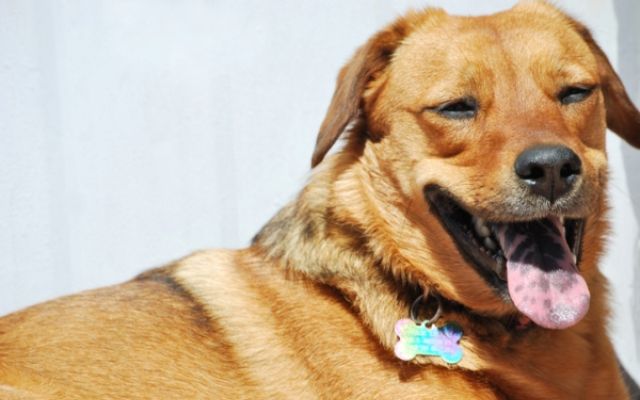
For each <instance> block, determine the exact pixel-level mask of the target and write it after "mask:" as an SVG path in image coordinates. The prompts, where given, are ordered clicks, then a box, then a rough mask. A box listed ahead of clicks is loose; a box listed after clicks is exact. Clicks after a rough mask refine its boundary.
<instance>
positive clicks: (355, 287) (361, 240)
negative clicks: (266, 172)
mask: <svg viewBox="0 0 640 400" xmlns="http://www.w3.org/2000/svg"><path fill="white" fill-rule="evenodd" d="M325 163H327V164H331V165H330V166H329V167H328V168H323V166H324V165H323V166H321V167H320V168H316V171H314V174H313V175H312V177H311V178H310V182H309V184H308V185H307V186H306V187H305V188H304V189H303V190H302V192H301V193H300V195H299V197H298V198H297V199H296V201H294V202H292V203H291V204H289V205H288V206H286V207H284V208H283V209H282V210H280V212H279V213H278V214H276V215H275V216H274V217H273V218H272V219H271V221H269V222H268V223H267V225H265V226H264V227H263V228H262V230H261V231H260V232H259V233H258V234H257V235H256V237H255V238H254V240H253V245H254V246H258V247H260V248H262V250H263V251H266V253H267V255H268V256H269V257H270V258H271V259H272V260H274V261H275V262H276V263H278V264H280V265H282V266H283V267H284V268H286V269H287V270H290V271H294V272H297V273H300V274H302V275H304V276H306V277H307V278H309V279H311V280H313V281H315V282H319V283H321V284H326V285H330V286H332V287H335V288H337V289H338V290H339V291H340V292H341V293H342V294H343V295H344V296H345V298H346V299H347V300H348V301H349V302H350V303H351V304H352V305H353V307H354V309H355V310H356V312H358V313H359V314H360V315H361V318H362V319H363V322H364V324H365V326H368V327H369V328H370V329H371V330H372V333H373V334H374V335H375V336H377V337H378V338H379V340H380V342H381V343H382V345H383V346H384V347H385V348H387V349H389V350H390V351H391V350H392V349H393V346H394V344H395V342H396V337H395V333H394V331H393V327H394V324H395V322H396V321H397V320H399V319H401V318H406V317H407V316H408V312H409V305H410V304H411V301H412V300H413V298H414V296H415V291H411V293H407V290H406V289H407V287H409V282H402V281H401V280H398V279H395V278H394V277H393V274H392V273H391V269H390V268H388V265H385V264H387V263H389V262H390V260H389V259H385V258H388V255H383V256H381V255H376V254H375V253H374V251H373V250H372V249H371V243H370V242H369V241H370V237H369V235H368V234H367V233H365V232H363V231H361V230H360V229H359V228H358V226H357V224H355V223H352V222H351V221H349V220H347V219H346V218H344V213H343V210H341V209H340V208H341V199H339V198H338V196H344V195H345V194H346V195H347V196H349V195H352V196H354V198H353V201H354V202H360V201H362V200H361V199H359V198H357V197H358V192H357V188H350V187H346V186H345V182H346V181H348V180H347V179H343V176H341V175H343V174H351V173H354V172H356V171H354V170H353V169H352V168H351V166H352V165H353V160H352V159H351V156H350V155H349V154H348V153H344V154H340V155H335V156H333V157H332V159H329V160H326V161H325V162H323V164H325Z"/></svg>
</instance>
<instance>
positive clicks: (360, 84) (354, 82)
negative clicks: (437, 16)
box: [311, 22, 407, 167]
mask: <svg viewBox="0 0 640 400" xmlns="http://www.w3.org/2000/svg"><path fill="white" fill-rule="evenodd" d="M406 27H407V24H405V23H402V22H400V23H396V24H393V25H391V26H390V27H388V28H387V29H385V30H382V31H380V32H378V33H377V34H376V35H375V36H373V37H372V38H371V39H369V41H368V42H367V43H366V44H365V45H364V46H362V47H360V48H359V49H358V50H357V51H356V53H355V55H354V56H353V57H352V58H351V60H350V61H349V62H348V63H347V64H346V65H345V66H344V67H342V70H340V73H339V74H338V80H337V84H336V89H335V91H334V93H333V98H332V99H331V104H330V105H329V109H328V110H327V115H326V116H325V117H324V121H323V122H322V125H321V126H320V131H319V132H318V138H317V139H316V148H315V150H314V151H313V156H312V158H311V167H315V166H316V165H318V164H319V163H320V162H321V161H322V159H323V158H324V156H325V155H326V154H327V152H328V151H329V149H330V148H331V146H333V144H334V143H335V142H336V140H337V139H338V137H340V134H342V132H343V131H344V130H345V129H346V128H347V126H348V125H349V123H350V122H352V121H354V119H355V118H356V117H357V116H358V114H359V113H360V110H361V108H362V97H363V94H364V92H365V90H366V89H367V84H368V83H369V82H370V81H371V79H372V78H374V77H375V76H377V75H378V74H379V73H380V72H381V71H383V70H384V68H385V67H386V66H387V65H388V63H389V61H390V59H391V56H392V54H393V52H394V50H395V49H396V48H397V46H398V44H399V43H400V41H401V40H402V38H403V37H404V36H405V35H406V30H407V28H406Z"/></svg>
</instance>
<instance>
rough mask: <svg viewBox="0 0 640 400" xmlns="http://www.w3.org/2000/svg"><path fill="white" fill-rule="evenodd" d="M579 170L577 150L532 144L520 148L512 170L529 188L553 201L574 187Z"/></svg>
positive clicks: (580, 168)
mask: <svg viewBox="0 0 640 400" xmlns="http://www.w3.org/2000/svg"><path fill="white" fill-rule="evenodd" d="M581 170H582V162H581V161H580V158H579V157H578V155H577V154H576V153H574V152H573V151H572V150H571V149H569V148H568V147H565V146H559V145H545V146H535V147H531V148H529V149H527V150H525V151H523V152H522V153H521V154H520V155H519V156H518V158H517V159H516V162H515V172H516V175H518V178H520V180H521V181H523V182H524V183H525V184H526V185H527V186H528V187H529V188H530V190H531V191H532V192H533V193H535V194H537V195H539V196H543V197H545V198H547V199H548V200H549V201H550V202H552V203H553V202H554V201H555V200H557V199H558V198H560V197H562V196H563V195H565V194H566V193H567V192H569V191H570V190H571V188H572V187H573V186H574V184H575V183H576V181H577V180H578V177H579V175H580V173H581Z"/></svg>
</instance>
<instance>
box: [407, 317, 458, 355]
mask: <svg viewBox="0 0 640 400" xmlns="http://www.w3.org/2000/svg"><path fill="white" fill-rule="evenodd" d="M395 330H396V334H397V335H398V343H396V346H395V349H394V350H395V353H396V356H397V357H398V358H399V359H401V360H404V361H409V360H412V359H413V358H414V357H415V356H417V355H423V356H438V357H442V359H443V360H444V361H446V362H447V363H449V364H457V363H458V362H460V360H462V347H460V345H459V344H458V342H459V341H460V339H461V338H462V329H461V328H460V326H458V325H457V324H454V323H451V322H448V323H447V324H445V325H444V326H442V327H439V328H438V327H436V326H435V325H431V327H428V328H427V326H426V321H425V322H423V323H421V324H416V323H415V322H413V320H410V319H401V320H400V321H398V322H396V327H395Z"/></svg>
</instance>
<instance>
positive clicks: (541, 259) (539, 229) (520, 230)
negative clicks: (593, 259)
mask: <svg viewBox="0 0 640 400" xmlns="http://www.w3.org/2000/svg"><path fill="white" fill-rule="evenodd" d="M496 228H497V236H498V240H499V241H500V245H501V246H502V250H503V251H504V254H505V257H506V258H507V282H508V286H509V295H510V296H511V300H513V303H514V304H515V306H516V307H517V308H518V310H520V312H522V313H523V314H524V315H526V316H527V317H529V318H531V320H532V321H533V322H535V323H536V324H538V325H540V326H542V327H545V328H549V329H564V328H568V327H570V326H573V325H575V324H577V323H578V322H579V321H580V320H581V319H582V317H584V315H585V314H586V313H587V311H588V310H589V300H590V297H591V295H590V294H589V288H588V287H587V284H586V282H585V281H584V279H583V278H582V276H580V274H579V273H578V269H577V267H576V265H575V262H574V261H573V254H572V252H571V249H569V245H568V244H567V242H566V240H565V238H564V233H563V230H564V227H563V225H562V223H561V222H560V220H559V219H558V218H557V217H549V218H546V219H543V220H537V221H531V222H523V223H515V224H501V225H498V226H496Z"/></svg>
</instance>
